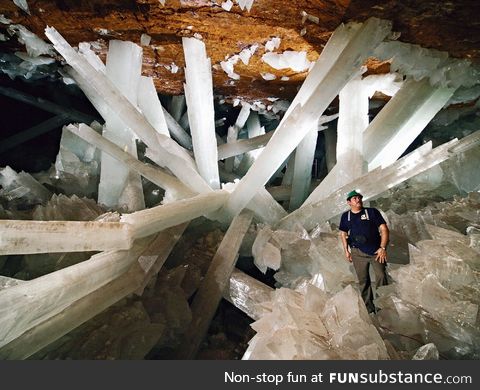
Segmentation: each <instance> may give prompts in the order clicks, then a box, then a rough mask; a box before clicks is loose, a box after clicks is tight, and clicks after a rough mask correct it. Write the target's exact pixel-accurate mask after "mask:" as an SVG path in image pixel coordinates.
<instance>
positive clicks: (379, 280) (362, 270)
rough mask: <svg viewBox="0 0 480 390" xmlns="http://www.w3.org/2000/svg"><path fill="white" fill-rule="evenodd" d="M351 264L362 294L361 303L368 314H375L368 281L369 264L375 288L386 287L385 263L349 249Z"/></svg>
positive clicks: (369, 281) (354, 249) (356, 250)
mask: <svg viewBox="0 0 480 390" xmlns="http://www.w3.org/2000/svg"><path fill="white" fill-rule="evenodd" d="M351 251H352V262H353V267H354V268H355V272H356V273H357V277H358V284H359V286H360V292H361V294H362V298H363V301H364V302H365V306H366V307H367V310H368V312H369V313H372V312H375V306H374V305H373V291H372V284H371V280H370V274H369V269H370V264H371V265H372V267H373V271H374V272H375V286H376V287H380V286H386V285H387V284H388V279H387V272H386V263H379V262H378V261H376V260H375V255H373V256H371V255H367V254H366V253H363V252H362V251H361V250H360V249H358V248H351Z"/></svg>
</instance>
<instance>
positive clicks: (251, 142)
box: [218, 131, 275, 160]
mask: <svg viewBox="0 0 480 390" xmlns="http://www.w3.org/2000/svg"><path fill="white" fill-rule="evenodd" d="M274 133H275V132H274V131H270V132H268V133H266V134H264V135H259V136H257V137H253V138H249V139H242V140H238V141H235V142H230V143H226V144H223V145H220V146H219V147H218V159H219V160H223V159H225V158H228V157H233V156H237V155H239V154H242V153H245V152H248V151H250V150H255V149H258V148H263V147H264V146H265V145H266V144H267V143H268V141H269V140H270V138H272V136H273V134H274Z"/></svg>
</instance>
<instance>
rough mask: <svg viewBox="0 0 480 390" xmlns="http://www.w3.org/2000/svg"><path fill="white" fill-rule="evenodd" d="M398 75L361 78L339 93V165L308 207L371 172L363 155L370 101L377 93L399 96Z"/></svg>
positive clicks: (320, 185) (337, 152) (318, 187)
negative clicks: (368, 171) (368, 170)
mask: <svg viewBox="0 0 480 390" xmlns="http://www.w3.org/2000/svg"><path fill="white" fill-rule="evenodd" d="M396 78H397V75H396V74H387V75H371V76H367V77H365V78H363V79H362V77H361V75H359V76H358V77H356V78H354V79H353V80H351V81H349V82H348V83H347V84H346V85H345V87H343V89H342V90H341V91H340V94H339V101H340V104H339V118H338V124H337V147H336V160H337V163H336V165H335V166H334V167H333V169H331V171H330V172H329V173H328V175H327V176H326V177H325V178H324V179H323V180H322V182H321V183H320V184H319V185H318V186H317V188H315V190H314V191H313V192H312V193H311V194H310V196H309V197H308V198H307V200H306V201H305V204H309V203H314V202H318V201H319V200H321V199H324V198H326V197H327V196H328V195H330V194H331V193H332V192H334V191H335V190H337V189H338V188H340V187H342V186H343V185H344V184H347V183H350V182H352V181H353V180H355V179H356V178H358V177H360V176H361V175H363V174H364V173H366V172H367V163H366V159H365V157H364V155H363V142H364V139H363V134H364V131H365V129H366V128H367V126H368V124H369V116H368V111H369V99H370V98H371V97H372V96H373V94H374V93H375V92H376V91H381V92H382V93H384V94H385V95H389V96H391V95H395V94H396V93H397V91H398V90H399V89H400V86H401V82H397V81H395V79H396Z"/></svg>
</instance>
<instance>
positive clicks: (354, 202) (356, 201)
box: [347, 195, 363, 208]
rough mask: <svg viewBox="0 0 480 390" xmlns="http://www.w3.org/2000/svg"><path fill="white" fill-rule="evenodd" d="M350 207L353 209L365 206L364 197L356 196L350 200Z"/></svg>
mask: <svg viewBox="0 0 480 390" xmlns="http://www.w3.org/2000/svg"><path fill="white" fill-rule="evenodd" d="M347 203H348V205H349V206H350V207H353V208H359V207H362V206H363V202H362V197H361V196H358V195H355V196H352V197H351V198H350V200H348V201H347Z"/></svg>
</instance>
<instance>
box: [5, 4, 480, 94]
mask: <svg viewBox="0 0 480 390" xmlns="http://www.w3.org/2000/svg"><path fill="white" fill-rule="evenodd" d="M222 2H223V0H217V3H218V5H217V4H215V2H212V1H205V0H196V1H194V0H187V1H185V0H183V1H179V0H166V5H165V6H162V5H161V4H160V2H159V1H158V0H136V1H134V0H104V1H100V0H89V1H87V0H84V1H78V0H56V1H49V0H37V1H29V2H28V4H29V6H30V11H31V15H27V14H26V13H24V12H23V11H22V10H20V9H19V8H18V7H16V6H15V5H14V4H13V2H12V1H11V0H0V14H4V15H5V16H6V17H8V18H10V19H12V20H13V22H14V23H20V24H22V25H25V26H26V27H27V28H29V29H31V30H32V31H34V32H35V33H37V34H38V35H40V36H42V37H44V35H43V30H44V28H45V26H46V25H49V26H53V27H55V28H56V29H57V30H58V31H59V32H60V33H61V34H62V35H63V36H64V37H65V38H66V39H67V40H68V41H69V43H70V44H71V45H72V46H76V45H77V44H78V43H79V42H81V41H98V42H100V43H101V49H100V50H98V52H99V54H100V55H101V56H102V57H103V58H104V56H105V52H106V49H107V43H108V40H110V39H122V40H129V41H133V42H136V43H140V36H141V34H143V33H146V34H148V35H150V36H151V37H152V40H151V42H150V45H149V46H147V47H144V65H143V73H144V74H145V75H150V76H153V77H154V78H155V83H156V87H157V90H158V92H160V93H162V94H169V95H171V94H180V93H182V90H183V81H184V73H183V66H184V59H183V51H182V46H181V38H182V37H184V36H187V37H189V36H193V35H194V34H195V33H198V34H200V35H201V36H202V37H203V40H204V42H205V44H206V47H207V53H208V55H209V56H210V58H211V60H212V65H215V64H218V65H219V63H220V61H223V60H224V59H225V58H226V57H228V56H231V55H233V54H236V53H239V52H240V51H241V50H242V49H243V48H245V47H247V46H249V45H252V44H255V43H256V44H260V47H259V49H258V50H257V52H256V53H255V54H254V56H253V57H252V58H251V60H250V63H249V65H247V66H246V65H244V64H243V63H241V62H240V61H239V62H238V63H237V65H235V72H236V73H238V74H239V75H240V76H241V78H240V80H238V81H234V80H231V79H229V78H228V76H227V75H226V74H225V72H224V71H223V70H222V69H221V68H220V66H217V67H214V69H213V80H214V88H215V93H217V94H222V95H225V96H227V97H236V96H240V97H244V98H249V99H258V98H265V97H268V96H278V97H284V98H290V99H291V98H292V97H293V96H294V95H295V92H296V90H297V87H298V86H299V84H300V83H301V82H302V81H303V80H304V78H305V76H306V72H303V73H296V72H293V71H291V70H281V71H279V70H275V69H272V68H271V67H270V66H269V65H267V64H265V63H263V62H262V61H261V56H262V54H263V53H264V52H265V51H264V47H263V46H262V45H264V44H265V43H266V42H267V41H268V40H269V39H270V38H272V37H275V36H277V37H280V38H281V45H280V48H279V51H280V52H281V51H283V50H287V49H289V50H295V51H301V50H305V51H307V53H308V59H309V60H311V61H313V60H316V59H317V58H318V55H319V54H320V53H321V51H322V47H323V46H324V44H325V43H326V41H327V40H328V38H329V37H330V35H331V33H332V31H333V30H334V29H335V27H337V26H338V25H339V24H340V23H342V22H348V21H352V20H355V21H362V20H365V19H367V18H368V17H370V16H376V17H379V18H384V19H389V20H392V21H393V29H394V31H398V32H400V33H401V36H400V40H401V41H404V42H409V43H415V44H419V45H421V46H424V47H428V48H435V49H439V50H445V51H448V52H449V53H450V55H451V56H454V57H459V58H469V59H471V60H472V61H475V62H478V61H479V57H480V52H479V48H480V45H479V41H480V24H479V22H478V17H477V15H478V14H480V2H479V1H478V0H462V1H452V2H447V1H445V2H438V1H435V0H423V1H419V0H417V1H414V0H390V1H389V0H384V1H379V0H295V1H278V0H255V2H254V4H253V7H252V9H251V11H250V12H247V11H246V10H244V11H242V10H241V9H240V8H239V7H238V5H237V4H235V5H234V6H233V8H232V9H231V11H230V12H227V11H225V10H223V9H222V8H221V7H220V4H221V3H222ZM301 11H305V12H307V13H308V14H311V15H313V16H316V17H318V19H319V23H318V24H316V23H314V22H312V21H309V20H307V21H306V22H305V23H304V24H302V16H301ZM2 27H3V26H1V25H0V32H4V31H3V29H2ZM303 28H306V34H305V35H303V36H302V35H301V33H300V32H301V30H302V29H303ZM101 29H106V30H108V34H107V35H102V33H101V31H102V30H101ZM15 46H16V47H15ZM14 49H18V46H17V44H16V43H15V41H14V40H10V41H9V42H6V43H1V45H0V50H14ZM172 62H174V63H175V64H176V65H177V66H178V67H179V68H180V69H179V71H178V72H177V73H176V74H172V73H171V72H170V71H169V70H167V69H166V68H165V66H166V65H170V64H171V63H172ZM368 66H369V72H371V73H377V72H385V71H388V64H387V65H386V66H385V64H378V63H377V62H375V61H374V60H371V61H370V62H369V64H368ZM260 72H269V73H273V74H275V75H276V76H277V79H276V80H273V81H265V80H263V79H262V77H261V75H260ZM281 76H289V78H290V79H289V80H288V81H281V80H280V77H281Z"/></svg>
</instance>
